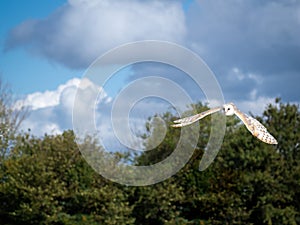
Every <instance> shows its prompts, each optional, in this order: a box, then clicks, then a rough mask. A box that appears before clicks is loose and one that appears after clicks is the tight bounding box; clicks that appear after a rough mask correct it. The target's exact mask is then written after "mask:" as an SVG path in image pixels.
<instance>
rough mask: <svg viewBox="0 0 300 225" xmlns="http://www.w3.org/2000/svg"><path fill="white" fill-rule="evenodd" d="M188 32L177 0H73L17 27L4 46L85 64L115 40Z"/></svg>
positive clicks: (173, 37)
mask: <svg viewBox="0 0 300 225" xmlns="http://www.w3.org/2000/svg"><path fill="white" fill-rule="evenodd" d="M185 33H186V30H185V16H184V12H183V9H182V7H181V4H180V2H177V1H158V0H156V1H138V0H124V1H119V0H92V1H85V0H70V1H69V3H68V4H66V5H65V6H63V7H61V8H60V9H58V10H57V11H55V12H54V13H53V14H51V15H50V16H49V17H48V18H45V19H43V20H35V21H25V22H23V23H22V24H20V25H19V26H17V27H16V28H15V29H13V30H12V31H11V33H10V35H9V37H8V39H7V42H6V49H10V48H12V47H16V46H25V47H28V48H29V49H30V51H33V52H34V53H38V54H41V55H43V56H45V57H46V58H48V59H51V60H54V61H56V62H59V63H62V64H65V65H66V66H68V67H72V68H81V67H86V66H88V65H89V64H90V63H91V62H92V61H93V60H94V59H96V58H97V57H98V56H100V55H101V54H103V53H104V51H108V50H110V49H111V48H114V47H116V46H117V45H120V44H124V43H127V42H132V41H137V40H144V39H158V40H167V41H175V42H181V41H183V39H184V36H185Z"/></svg>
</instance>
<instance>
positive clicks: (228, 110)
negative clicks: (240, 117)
mask: <svg viewBox="0 0 300 225" xmlns="http://www.w3.org/2000/svg"><path fill="white" fill-rule="evenodd" d="M234 111H235V106H234V104H233V103H228V104H225V105H223V112H224V113H225V115H226V116H232V115H233V114H234Z"/></svg>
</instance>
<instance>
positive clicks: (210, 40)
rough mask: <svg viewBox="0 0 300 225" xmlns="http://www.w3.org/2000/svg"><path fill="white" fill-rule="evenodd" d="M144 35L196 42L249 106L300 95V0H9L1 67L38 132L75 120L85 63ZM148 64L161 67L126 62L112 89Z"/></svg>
mask: <svg viewBox="0 0 300 225" xmlns="http://www.w3.org/2000/svg"><path fill="white" fill-rule="evenodd" d="M147 39H155V40H164V41H170V42H174V43H177V44H180V45H182V46H184V47H187V48H189V49H191V50H192V51H194V52H195V53H196V54H198V55H199V56H200V57H202V58H203V59H204V60H205V62H206V63H207V65H208V66H209V67H210V68H211V70H212V71H213V72H214V74H215V75H216V77H217V79H218V81H219V83H220V85H221V87H222V90H223V93H224V97H225V99H226V101H234V102H235V103H236V104H237V105H238V106H239V107H240V108H241V109H242V110H245V111H247V112H249V111H251V112H254V113H256V114H259V113H261V112H262V110H263V109H264V108H265V106H266V104H268V103H270V102H273V100H274V98H276V97H281V98H282V99H283V101H286V102H297V103H298V102H299V97H300V96H299V87H298V85H299V83H300V2H299V1H293V0H282V1H275V0H274V1H271V0H265V1H261V0H251V1H250V0H245V1H237V0H228V1H224V0H216V1H209V0H203V1H200V0H199V1H196V0H187V1H179V0H178V1H177V0H175V1H171V0H166V1H150V0H148V1H141V0H122V1H121V0H110V1H108V0H91V1H87V0H69V1H64V0H44V1H38V0H26V1H17V0H2V1H1V3H0V50H1V51H0V74H1V77H2V79H3V80H4V81H5V82H8V83H9V84H10V85H11V87H12V90H13V91H14V93H15V94H16V96H17V97H19V98H20V99H23V100H24V101H25V104H26V105H27V106H28V107H30V108H31V109H32V111H31V114H30V116H29V118H28V119H27V120H26V121H25V123H24V124H23V128H24V129H26V128H29V127H30V128H31V129H32V132H33V133H34V134H38V135H40V134H43V133H51V132H61V131H62V130H64V129H67V128H72V123H71V117H72V113H71V111H72V104H71V103H72V100H73V99H74V93H75V90H76V88H77V87H78V84H79V82H80V78H81V77H82V76H83V74H84V71H85V70H86V69H87V68H88V66H89V65H90V64H91V63H92V62H93V61H94V60H95V59H96V58H97V57H99V56H100V55H102V54H103V53H105V52H106V51H109V50H110V49H112V48H114V47H116V46H118V45H120V44H125V43H128V42H132V41H141V40H147ZM158 67H159V66H158ZM145 71H148V72H149V71H150V72H151V71H152V72H157V71H154V68H153V66H150V67H149V65H145V67H144V68H143V69H142V68H141V67H133V68H130V67H129V68H127V69H125V70H123V71H121V72H120V74H119V76H117V77H115V78H114V79H112V82H111V83H110V85H109V86H110V87H109V89H108V90H107V93H106V94H107V96H106V97H107V99H109V98H110V97H113V96H114V95H116V94H117V92H118V90H119V89H120V88H121V87H122V85H124V83H126V82H130V81H132V80H133V79H135V78H138V77H139V75H140V74H142V73H143V72H145ZM167 77H168V76H167ZM177 81H178V83H184V82H185V83H186V84H185V85H186V86H187V87H189V83H188V82H186V80H184V78H181V76H179V75H178V80H177ZM190 85H191V86H190V87H192V84H190ZM190 89H192V88H190ZM197 95H198V93H196V92H195V93H193V99H194V100H195V101H197V100H202V98H203V96H201V95H200V94H199V98H198V99H197ZM107 102H109V101H107ZM152 108H153V109H155V108H156V107H154V106H153V107H152ZM166 109H167V108H166ZM161 110H162V111H163V110H165V108H163V109H161ZM145 111H147V109H145ZM142 117H143V116H142ZM144 117H146V116H145V115H144Z"/></svg>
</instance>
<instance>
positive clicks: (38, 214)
mask: <svg viewBox="0 0 300 225" xmlns="http://www.w3.org/2000/svg"><path fill="white" fill-rule="evenodd" d="M0 199H1V200H0V202H1V205H0V207H1V208H0V217H1V219H2V220H3V223H8V224H9V223H11V224H19V223H21V224H87V223H88V224H93V223H94V224H99V223H104V224H119V223H122V224H126V223H129V224H130V223H132V221H133V219H132V218H130V213H131V206H129V204H128V201H127V196H126V195H125V194H124V192H123V191H122V189H121V187H119V186H117V185H114V184H112V183H110V182H108V181H107V180H105V179H103V178H102V177H101V176H99V175H98V174H96V173H95V172H94V171H93V170H92V169H91V168H90V167H89V165H88V164H87V163H86V162H85V161H84V159H83V158H82V157H81V155H80V152H79V150H78V147H77V145H76V143H75V141H74V135H73V133H72V132H70V131H68V132H64V133H63V134H62V135H57V136H45V137H44V138H43V139H36V138H30V137H29V136H28V135H27V136H26V137H20V138H19V142H18V144H17V145H16V146H15V148H14V149H13V152H12V153H11V155H10V156H9V157H8V158H7V160H5V161H4V164H3V165H1V183H0ZM126 221H127V222H126Z"/></svg>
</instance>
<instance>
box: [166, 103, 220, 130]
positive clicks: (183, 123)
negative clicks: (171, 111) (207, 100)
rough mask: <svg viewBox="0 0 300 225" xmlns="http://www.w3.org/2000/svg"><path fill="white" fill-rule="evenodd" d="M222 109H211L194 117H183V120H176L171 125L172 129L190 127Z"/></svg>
mask: <svg viewBox="0 0 300 225" xmlns="http://www.w3.org/2000/svg"><path fill="white" fill-rule="evenodd" d="M221 109H222V107H216V108H212V109H209V110H207V111H204V112H202V113H199V114H196V115H193V116H189V117H185V118H182V119H178V120H175V121H174V123H175V124H173V125H171V126H172V127H184V126H187V125H190V124H192V123H194V122H196V121H198V120H200V119H202V118H204V117H206V116H208V115H210V114H212V113H215V112H218V111H220V110H221Z"/></svg>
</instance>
